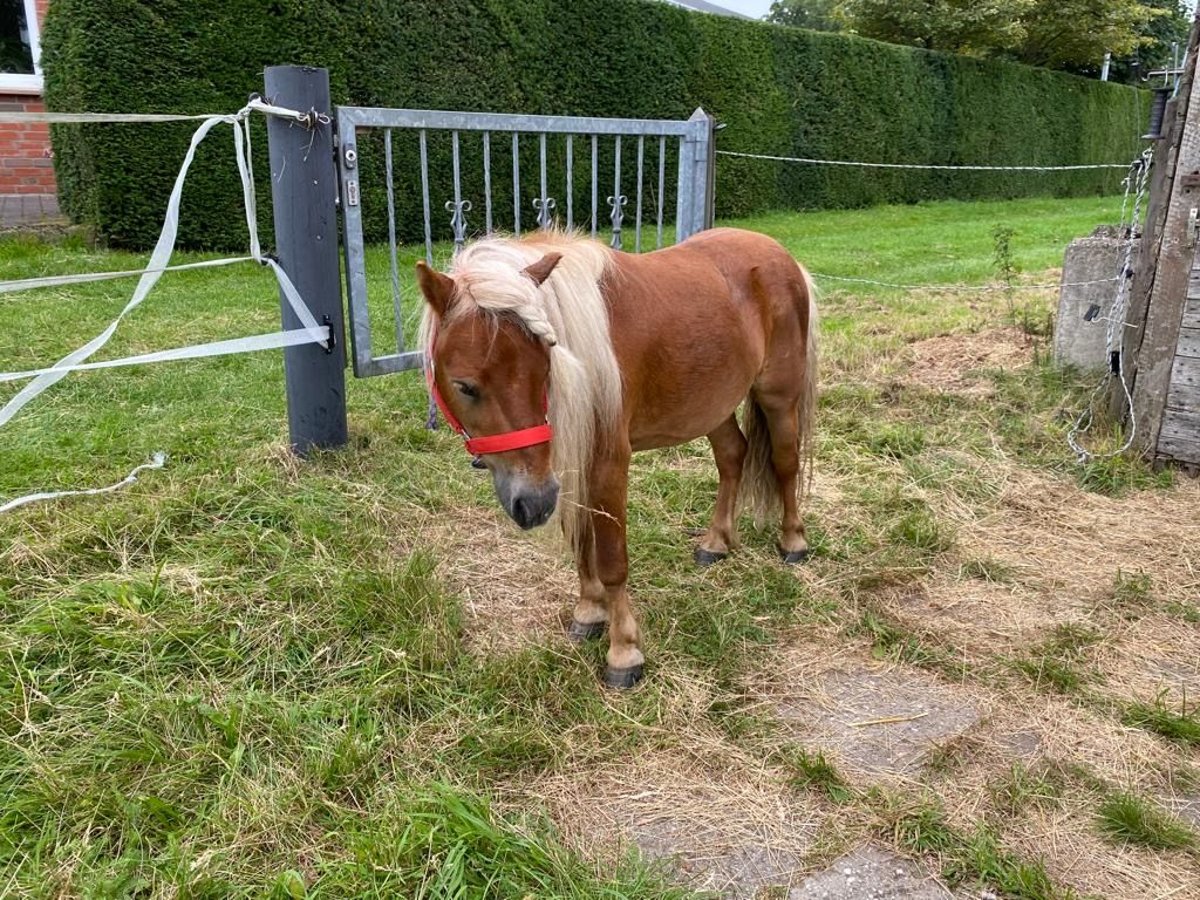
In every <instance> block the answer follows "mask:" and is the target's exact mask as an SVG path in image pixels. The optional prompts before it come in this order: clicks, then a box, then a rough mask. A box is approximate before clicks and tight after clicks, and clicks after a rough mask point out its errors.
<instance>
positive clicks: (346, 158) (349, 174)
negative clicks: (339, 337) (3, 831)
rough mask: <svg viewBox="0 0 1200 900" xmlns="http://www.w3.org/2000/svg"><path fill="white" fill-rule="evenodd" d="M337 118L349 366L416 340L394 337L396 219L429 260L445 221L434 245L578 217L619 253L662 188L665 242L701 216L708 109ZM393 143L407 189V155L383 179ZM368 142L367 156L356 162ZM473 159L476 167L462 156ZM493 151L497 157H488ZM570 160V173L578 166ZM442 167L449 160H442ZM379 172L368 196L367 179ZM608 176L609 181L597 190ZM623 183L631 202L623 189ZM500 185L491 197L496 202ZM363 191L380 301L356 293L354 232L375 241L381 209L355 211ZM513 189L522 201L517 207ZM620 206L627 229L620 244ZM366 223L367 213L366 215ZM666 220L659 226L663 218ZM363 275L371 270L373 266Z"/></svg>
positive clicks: (360, 246) (403, 363)
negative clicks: (671, 114) (383, 336)
mask: <svg viewBox="0 0 1200 900" xmlns="http://www.w3.org/2000/svg"><path fill="white" fill-rule="evenodd" d="M337 130H338V151H337V159H338V170H339V173H340V182H341V184H340V187H341V209H342V221H343V227H344V235H343V246H344V248H345V266H346V286H347V293H348V297H349V307H350V326H351V327H350V341H351V349H352V358H353V361H354V374H355V375H357V376H358V377H360V378H365V377H368V376H371V375H384V374H387V373H389V372H399V371H402V370H404V369H412V368H417V367H420V366H421V365H422V353H421V351H420V350H419V349H415V348H413V347H411V346H410V344H409V343H408V342H407V341H406V334H405V332H406V330H411V329H406V328H405V317H406V315H407V316H408V317H409V318H410V319H411V318H412V317H413V316H414V315H415V314H417V312H419V299H418V298H417V297H416V290H415V287H414V286H413V284H412V282H411V281H408V280H406V279H404V278H403V277H402V275H401V271H400V247H402V246H405V245H404V244H398V243H397V235H398V234H400V233H401V232H403V231H404V230H405V228H407V229H408V230H409V231H415V229H416V223H417V221H418V218H419V221H420V223H421V226H422V228H421V231H423V234H420V235H417V236H416V240H415V241H410V244H409V245H408V246H413V245H415V246H417V247H419V246H420V242H421V240H422V239H423V242H424V256H425V259H426V261H427V262H428V263H429V264H430V265H433V264H434V249H435V246H436V245H435V233H440V232H443V231H447V230H448V234H447V241H446V245H447V246H451V247H453V248H454V249H455V250H456V249H457V248H458V247H461V246H462V245H463V243H464V242H465V241H466V240H467V238H468V236H469V235H471V234H473V233H483V234H490V233H492V232H493V230H494V229H500V228H505V230H511V231H512V232H513V233H516V234H520V233H521V230H522V225H523V224H524V225H525V226H526V227H527V228H528V227H529V226H530V225H533V226H534V227H538V228H548V227H550V226H551V225H553V224H560V225H565V227H566V228H567V229H574V228H581V229H590V233H591V235H592V236H593V237H601V236H602V235H607V236H608V240H609V242H610V244H611V246H613V247H614V248H616V249H625V248H626V245H627V244H630V243H631V249H632V250H633V252H641V251H642V250H643V245H644V242H643V232H645V233H646V237H647V238H649V236H650V235H651V234H653V243H654V246H655V247H661V246H662V245H663V242H664V207H665V206H667V202H666V198H667V196H668V189H670V190H671V191H672V192H673V193H674V194H675V204H674V205H675V221H674V232H675V240H676V241H681V240H683V239H684V238H686V237H688V236H690V235H692V234H694V233H696V232H697V231H701V230H703V229H705V228H707V227H709V226H711V224H712V210H713V173H714V166H713V152H712V151H713V121H712V118H711V117H710V116H709V115H708V114H707V113H705V112H704V111H703V110H700V109H697V110H696V112H695V113H693V114H692V117H691V118H690V119H687V120H682V121H681V120H672V119H601V118H589V117H573V116H526V115H498V114H493V113H463V112H441V111H434V110H410V109H376V108H369V107H357V106H339V107H338V108H337ZM380 134H382V140H381V141H380V139H379V138H380ZM414 139H415V140H414ZM403 141H409V142H410V144H409V145H407V147H408V150H409V151H410V152H408V153H407V157H411V158H412V162H413V163H415V168H416V169H417V170H419V191H418V188H417V174H418V173H417V172H413V171H411V170H410V168H411V167H410V166H409V165H407V164H406V165H404V166H403V167H402V169H401V170H400V174H401V180H402V181H406V182H408V184H409V185H410V186H411V188H412V190H410V191H405V190H403V188H404V186H405V185H404V184H401V185H400V190H398V189H397V171H398V170H397V167H396V166H395V162H396V158H397V157H398V156H402V155H405V151H404V148H402V147H401V146H400V144H401V142H403ZM439 141H440V142H441V144H440V149H442V150H444V152H443V153H441V154H440V156H439V155H438V154H437V153H435V152H434V149H435V142H439ZM623 141H624V143H623ZM447 142H448V143H447ZM380 144H381V145H382V146H380ZM368 152H371V153H374V154H375V155H376V156H378V157H380V158H379V159H377V160H375V161H374V162H373V163H372V164H368V160H367V155H368ZM523 154H524V155H525V157H526V168H528V167H529V165H531V164H532V165H535V167H536V180H533V179H526V181H525V182H522V171H521V166H522V155H523ZM468 155H470V159H468V158H467V157H468ZM407 157H406V158H407ZM670 157H675V158H677V164H676V166H675V168H676V169H677V177H676V179H675V181H674V183H671V184H668V182H667V180H666V173H667V169H668V159H669V158H670ZM476 158H478V162H479V166H478V171H476V168H475V167H474V166H471V165H470V163H473V162H474V161H475V160H476ZM535 158H536V163H534V162H533V160H534V159H535ZM623 158H624V161H625V164H626V166H627V167H628V164H629V163H630V162H631V160H632V159H633V158H636V164H635V165H636V173H632V174H631V173H629V171H628V168H626V171H625V172H624V175H625V177H624V178H622V175H623V172H622V160H623ZM548 160H549V162H548ZM498 161H499V168H494V164H496V163H497V162H498ZM647 162H649V173H648V174H649V176H650V177H649V178H647V177H646V175H647V165H646V164H647ZM580 163H582V168H583V170H584V178H583V179H581V178H579V177H578V174H579V172H578V170H579V168H580ZM446 168H448V170H449V171H442V169H446ZM380 169H382V172H380ZM552 170H553V171H552ZM501 172H503V174H500V173H501ZM510 172H511V175H510V174H509V173H510ZM610 172H611V175H612V178H611V181H609V180H608V175H609V173H610ZM380 175H382V181H383V185H382V196H380V193H379V190H380V185H379V184H378V183H377V182H378V180H379V176H380ZM372 176H375V177H372ZM480 176H481V177H480ZM510 178H511V181H510ZM610 184H611V193H609V192H608V190H607V188H608V186H609V185H610ZM634 185H636V188H635V189H634V203H633V207H632V209H631V208H630V205H629V200H630V197H629V195H628V194H627V193H625V191H628V190H629V189H630V188H632V187H633V186H634ZM418 192H419V194H420V207H419V210H418V208H417V206H416V200H417V198H416V196H415V195H416V194H417V193H418ZM647 193H649V194H650V198H651V203H650V204H649V210H648V212H649V213H650V215H649V216H645V215H644V214H643V213H644V212H645V211H647V210H646V207H645V204H644V199H645V195H646V194H647ZM443 194H444V195H445V196H443ZM500 194H503V195H504V200H503V201H501V200H500V199H499V195H500ZM368 196H371V197H374V198H376V199H377V201H378V202H379V203H380V204H381V205H385V206H386V210H387V216H386V219H387V230H386V243H387V251H388V254H387V255H388V268H389V274H390V278H389V279H388V281H389V282H390V293H391V298H390V299H391V302H390V304H386V303H384V302H383V301H382V298H381V297H379V294H381V293H383V292H385V291H386V288H382V287H381V286H380V285H378V284H377V285H376V288H375V290H374V298H375V299H376V301H377V302H376V303H375V305H374V306H372V304H371V302H370V300H371V299H372V295H371V293H370V292H369V291H368V283H369V281H370V280H371V279H370V278H369V272H368V269H369V261H368V244H369V243H375V240H371V241H369V240H368V238H370V237H371V232H372V230H376V231H378V232H379V240H378V242H379V243H381V244H382V243H383V237H384V234H383V232H382V218H383V217H382V214H381V211H380V214H379V215H377V216H368V215H367V214H366V212H365V211H364V208H365V207H367V206H368V205H369V203H368V199H367V198H368ZM559 198H561V201H562V202H560V199H559ZM601 198H603V208H602V206H601V202H600V201H601ZM525 200H529V201H530V203H529V206H528V207H526V206H525V203H524V201H525ZM481 207H482V208H481ZM435 209H437V210H444V211H445V212H446V216H445V217H444V218H443V219H441V220H435V219H434V218H433V211H434V210H435ZM480 212H482V214H483V215H482V220H480V219H479V214H480ZM406 213H411V215H406ZM510 213H511V214H510ZM418 214H419V215H418ZM630 218H632V219H633V229H632V230H633V232H634V233H633V238H632V241H631V242H630V241H629V239H628V232H629V231H630V228H629V226H628V220H629V219H630ZM368 220H370V221H368ZM376 221H377V223H378V224H377V225H376V224H373V223H375V222H376ZM406 223H407V224H406ZM666 227H667V229H668V231H667V235H666V236H667V238H669V237H670V234H669V229H670V225H669V223H667V226H666ZM402 236H403V235H402ZM409 237H410V238H412V237H413V235H411V234H410V235H409ZM380 252H381V251H380ZM376 281H379V282H382V281H383V279H382V276H381V273H380V277H379V278H377V279H376ZM373 318H374V319H375V323H374V324H375V326H376V328H375V330H376V332H377V333H378V332H379V331H382V330H383V328H382V327H381V325H382V324H386V319H387V318H391V319H392V320H393V322H392V327H391V328H388V329H387V330H388V331H392V332H394V334H395V348H394V349H391V348H389V350H388V352H385V353H382V354H379V355H376V353H375V351H374V348H373V345H372V324H373V323H372V319H373Z"/></svg>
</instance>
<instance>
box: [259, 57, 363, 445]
mask: <svg viewBox="0 0 1200 900" xmlns="http://www.w3.org/2000/svg"><path fill="white" fill-rule="evenodd" d="M264 81H265V96H266V99H267V102H269V103H273V104H275V105H277V106H282V107H286V108H288V109H295V110H300V111H303V112H307V111H309V110H312V111H314V113H315V115H314V116H313V117H312V120H311V122H310V125H309V127H305V126H304V125H302V124H301V123H299V122H295V121H290V120H288V119H284V118H280V117H277V116H270V117H268V119H267V145H268V151H269V154H270V160H271V205H272V207H273V209H274V219H275V248H276V251H275V252H276V255H277V256H278V258H279V264H280V266H281V267H282V268H283V271H284V272H286V273H287V276H288V278H290V279H291V281H292V284H294V285H295V286H296V290H297V291H299V293H300V296H301V297H302V298H303V299H304V302H305V303H307V304H308V308H309V309H310V310H312V313H313V315H314V316H315V317H316V319H317V321H318V322H319V323H321V324H325V325H328V326H329V330H330V334H331V335H332V336H333V339H334V340H333V344H332V345H331V346H330V347H329V348H328V349H327V348H324V347H321V346H320V345H318V344H306V345H303V346H300V347H287V348H285V349H284V351H283V368H284V377H285V380H286V383H287V406H288V431H289V434H290V436H291V445H292V449H293V450H294V451H295V452H296V453H298V454H300V455H302V456H303V455H306V454H307V453H308V452H309V451H310V450H311V449H312V448H313V447H340V446H341V445H343V444H345V443H346V440H347V432H346V376H345V371H346V356H345V350H344V347H345V339H344V337H343V323H342V288H341V270H340V268H339V263H338V225H337V172H336V171H335V167H334V159H333V119H332V114H331V106H330V99H329V72H328V71H327V70H326V69H314V68H310V67H307V66H270V67H268V68H267V70H266V72H265V79H264ZM280 307H281V309H282V310H283V327H284V328H285V329H292V328H300V327H302V326H301V323H300V321H299V320H298V319H297V318H296V315H295V313H293V312H292V309H291V307H290V305H289V304H288V302H287V300H286V299H285V298H284V297H283V296H282V295H281V296H280Z"/></svg>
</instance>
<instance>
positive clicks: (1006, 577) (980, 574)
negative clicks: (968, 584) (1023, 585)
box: [958, 556, 1015, 584]
mask: <svg viewBox="0 0 1200 900" xmlns="http://www.w3.org/2000/svg"><path fill="white" fill-rule="evenodd" d="M958 577H959V578H975V579H977V580H979V581H986V582H989V583H990V584H1010V583H1012V581H1013V580H1014V577H1015V573H1014V572H1013V569H1012V567H1011V566H1009V565H1006V564H1005V563H1002V562H1000V560H998V559H996V558H994V557H991V556H984V557H978V558H973V559H965V560H963V562H962V565H960V566H959V568H958Z"/></svg>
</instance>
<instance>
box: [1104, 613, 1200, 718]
mask: <svg viewBox="0 0 1200 900" xmlns="http://www.w3.org/2000/svg"><path fill="white" fill-rule="evenodd" d="M1098 664H1099V667H1100V669H1101V670H1102V671H1103V672H1104V673H1105V675H1106V679H1105V680H1106V682H1107V684H1108V685H1109V686H1110V687H1109V689H1108V690H1107V691H1106V693H1108V694H1111V695H1113V696H1116V697H1119V698H1121V699H1124V700H1136V701H1140V702H1143V703H1153V702H1155V701H1156V700H1161V701H1162V702H1163V703H1164V704H1165V705H1167V706H1172V707H1176V708H1179V709H1182V706H1183V704H1184V703H1186V704H1187V708H1188V709H1189V710H1193V709H1195V708H1196V704H1197V703H1200V625H1197V624H1193V623H1188V622H1180V621H1179V620H1178V619H1177V618H1175V617H1173V616H1167V615H1150V616H1146V617H1145V618H1141V619H1138V620H1136V621H1134V622H1129V623H1127V624H1126V625H1125V626H1124V627H1123V628H1121V629H1120V631H1119V633H1118V635H1117V639H1116V640H1115V641H1113V642H1112V643H1111V644H1109V645H1107V646H1105V647H1104V648H1103V650H1102V652H1101V655H1100V658H1099V660H1098Z"/></svg>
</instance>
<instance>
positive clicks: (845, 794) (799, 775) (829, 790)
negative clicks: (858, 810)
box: [783, 746, 854, 803]
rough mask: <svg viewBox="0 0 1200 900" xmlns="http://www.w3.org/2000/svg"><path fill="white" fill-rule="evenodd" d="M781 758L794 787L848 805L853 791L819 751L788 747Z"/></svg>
mask: <svg viewBox="0 0 1200 900" xmlns="http://www.w3.org/2000/svg"><path fill="white" fill-rule="evenodd" d="M783 758H784V760H785V762H786V763H787V766H788V768H789V769H790V770H791V782H792V784H794V785H795V786H797V787H803V788H807V789H809V790H816V791H820V792H821V793H823V794H825V795H826V796H827V797H828V798H829V799H830V800H832V801H833V802H834V803H848V802H849V801H850V800H852V799H853V798H854V790H853V789H852V788H851V787H850V785H848V784H847V783H846V782H845V781H844V780H843V779H842V776H841V775H839V774H838V771H837V769H836V768H835V767H834V765H833V763H831V762H830V761H829V760H828V758H827V757H826V756H825V754H824V753H822V752H821V751H820V750H811V751H810V750H805V749H804V748H803V747H795V746H789V747H787V748H785V750H784V751H783Z"/></svg>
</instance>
